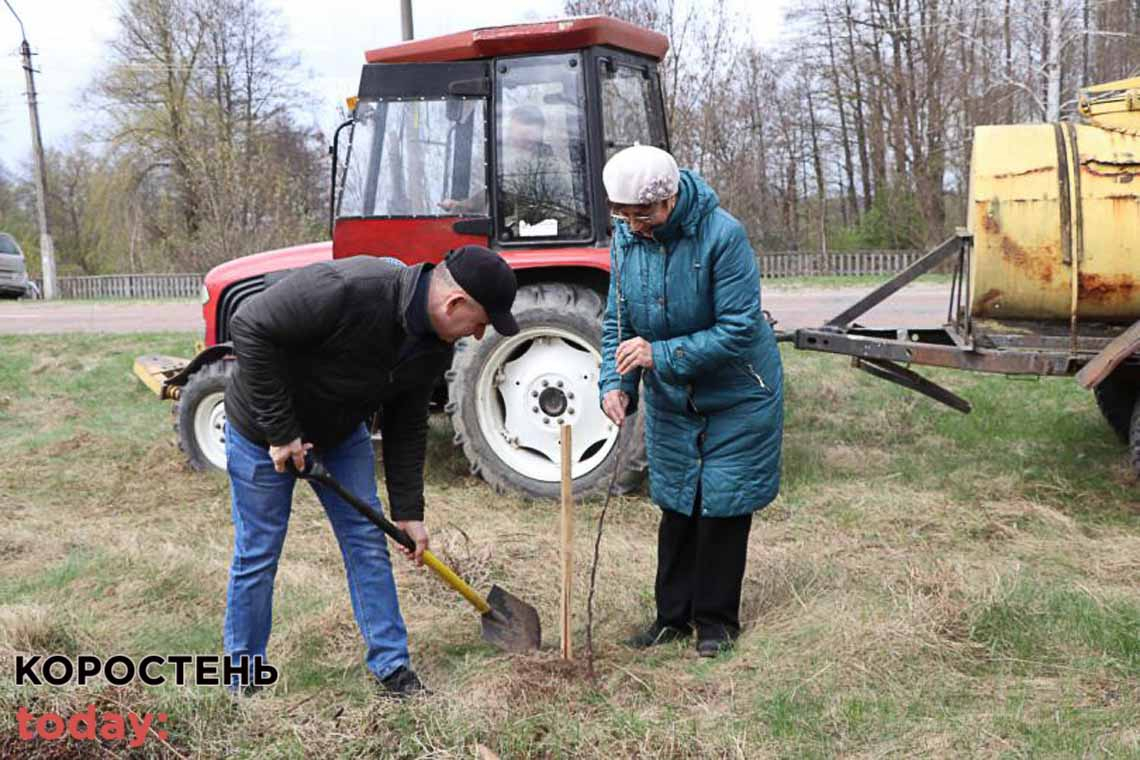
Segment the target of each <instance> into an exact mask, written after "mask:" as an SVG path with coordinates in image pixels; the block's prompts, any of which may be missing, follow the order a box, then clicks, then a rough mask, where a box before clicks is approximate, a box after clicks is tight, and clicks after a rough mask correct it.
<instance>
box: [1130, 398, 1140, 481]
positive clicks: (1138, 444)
mask: <svg viewBox="0 0 1140 760" xmlns="http://www.w3.org/2000/svg"><path fill="white" fill-rule="evenodd" d="M1128 461H1129V463H1130V464H1131V465H1132V472H1134V473H1136V477H1138V478H1140V398H1138V399H1137V400H1136V405H1135V406H1134V407H1133V408H1132V422H1131V425H1129V431H1128Z"/></svg>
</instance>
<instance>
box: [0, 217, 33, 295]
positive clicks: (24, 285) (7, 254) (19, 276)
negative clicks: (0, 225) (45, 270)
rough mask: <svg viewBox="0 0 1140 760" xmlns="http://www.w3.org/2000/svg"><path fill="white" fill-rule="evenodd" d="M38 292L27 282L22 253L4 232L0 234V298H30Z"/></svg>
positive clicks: (26, 271)
mask: <svg viewBox="0 0 1140 760" xmlns="http://www.w3.org/2000/svg"><path fill="white" fill-rule="evenodd" d="M37 292H38V291H37V290H36V289H35V285H34V284H31V283H30V282H29V280H28V269H27V267H26V266H25V265H24V252H23V251H21V250H20V245H19V244H18V243H17V242H16V239H15V238H13V237H12V236H11V235H9V234H8V233H6V232H0V298H25V297H27V298H32V297H34V296H33V294H34V293H37Z"/></svg>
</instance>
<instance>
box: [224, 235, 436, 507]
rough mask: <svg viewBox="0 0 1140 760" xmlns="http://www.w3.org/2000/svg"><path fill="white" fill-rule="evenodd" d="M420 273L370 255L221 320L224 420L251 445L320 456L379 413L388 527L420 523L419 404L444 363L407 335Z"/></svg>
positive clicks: (298, 281) (285, 285) (300, 275)
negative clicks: (225, 325) (232, 357)
mask: <svg viewBox="0 0 1140 760" xmlns="http://www.w3.org/2000/svg"><path fill="white" fill-rule="evenodd" d="M425 266H430V265H424V264H419V265H417V266H414V267H407V266H405V265H403V264H401V263H400V262H399V261H396V260H395V259H387V258H376V257H373V256H356V257H353V258H349V259H341V260H339V261H331V262H321V263H319V264H312V265H310V266H307V267H305V268H303V269H300V270H298V271H296V272H294V273H293V274H291V275H289V276H288V277H286V278H285V279H284V280H281V281H280V282H278V283H277V284H275V285H273V287H271V288H268V289H267V290H264V291H262V292H261V293H259V294H257V295H256V296H254V297H253V298H250V299H249V300H248V301H246V302H245V303H243V304H242V305H241V307H240V308H239V309H238V310H237V313H236V314H235V315H234V317H233V320H232V321H231V322H230V334H231V335H232V336H233V343H234V350H235V353H236V354H237V368H236V370H235V372H234V374H233V376H232V377H231V378H230V385H229V387H228V388H227V391H226V415H227V418H228V420H229V423H230V424H231V425H232V426H233V427H234V428H236V429H237V431H238V432H239V433H241V434H242V435H243V436H244V437H246V438H248V439H249V440H251V441H253V442H254V443H259V444H262V445H283V444H286V443H288V442H289V441H292V440H293V439H294V438H298V437H299V438H301V439H302V440H303V441H306V442H312V443H313V444H314V448H315V449H316V450H317V451H318V453H319V450H320V449H321V448H322V447H330V446H334V445H336V444H338V443H340V442H341V441H343V440H344V439H345V438H346V437H347V436H348V435H349V434H350V433H351V432H352V431H353V430H355V429H356V427H357V426H358V425H359V424H360V423H361V422H362V421H364V420H365V419H367V418H368V417H369V416H370V415H371V414H372V413H373V412H375V411H376V410H378V409H379V410H380V411H381V412H382V415H381V419H382V427H381V433H382V435H383V449H384V471H385V473H386V475H387V483H388V503H389V507H390V509H391V513H392V518H393V519H396V520H422V519H423V502H424V495H423V492H424V480H423V467H424V450H425V448H426V444H427V426H428V403H429V402H430V401H431V395H432V389H433V387H434V386H435V382H436V380H437V379H438V378H439V376H440V375H441V374H442V373H443V371H444V370H445V369H447V367H448V366H449V365H450V363H451V355H452V347H451V345H450V344H448V343H445V342H443V341H441V340H439V339H438V338H436V337H435V336H434V335H431V336H428V337H424V338H418V337H416V336H412V335H408V334H407V324H406V322H405V312H406V311H407V308H408V304H409V303H410V302H411V299H412V296H413V294H414V293H415V289H416V282H417V280H418V279H419V275H420V272H421V270H422V269H423V268H424V267H425ZM401 357H402V358H401Z"/></svg>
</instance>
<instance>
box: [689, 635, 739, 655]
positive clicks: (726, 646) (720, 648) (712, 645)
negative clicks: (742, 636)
mask: <svg viewBox="0 0 1140 760" xmlns="http://www.w3.org/2000/svg"><path fill="white" fill-rule="evenodd" d="M733 646H734V642H733V640H732V639H697V654H699V655H700V656H701V657H716V656H717V655H720V654H723V653H725V652H731V651H732V647H733Z"/></svg>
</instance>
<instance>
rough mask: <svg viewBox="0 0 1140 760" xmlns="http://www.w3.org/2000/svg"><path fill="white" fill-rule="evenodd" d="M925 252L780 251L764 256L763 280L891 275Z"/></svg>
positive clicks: (764, 254) (762, 256)
mask: <svg viewBox="0 0 1140 760" xmlns="http://www.w3.org/2000/svg"><path fill="white" fill-rule="evenodd" d="M924 253H925V251H843V252H842V253H820V252H819V251H780V252H772V253H767V252H765V253H762V254H760V276H761V277H823V276H839V277H847V276H857V275H890V274H895V273H897V272H901V271H902V270H904V269H906V268H907V267H908V266H910V265H911V264H913V263H914V262H915V261H918V259H920V258H921V257H922V255H923V254H924Z"/></svg>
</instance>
